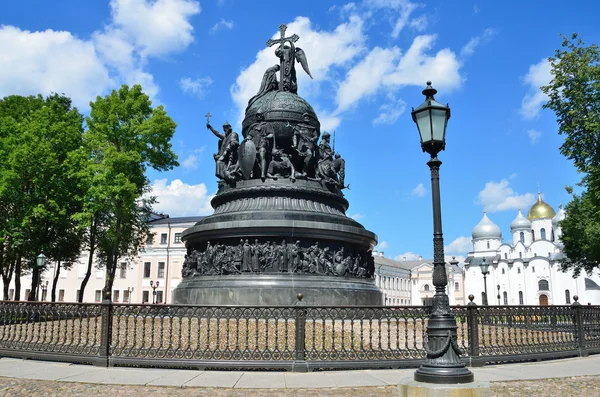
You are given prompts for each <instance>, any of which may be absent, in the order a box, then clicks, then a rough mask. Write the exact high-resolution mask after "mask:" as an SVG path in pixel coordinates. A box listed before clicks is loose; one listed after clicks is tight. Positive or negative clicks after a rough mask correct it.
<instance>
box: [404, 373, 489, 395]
mask: <svg viewBox="0 0 600 397" xmlns="http://www.w3.org/2000/svg"><path fill="white" fill-rule="evenodd" d="M397 391H398V393H397V395H398V396H399V397H491V396H492V389H491V387H490V382H481V381H478V382H471V383H459V384H453V385H442V384H435V383H424V382H417V381H416V380H414V379H413V378H412V377H410V378H406V379H403V380H402V381H400V383H398V389H397Z"/></svg>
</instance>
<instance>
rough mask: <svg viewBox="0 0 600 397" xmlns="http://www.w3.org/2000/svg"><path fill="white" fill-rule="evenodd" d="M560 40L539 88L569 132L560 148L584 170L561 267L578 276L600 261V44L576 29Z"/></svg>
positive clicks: (566, 230) (569, 213) (568, 221)
mask: <svg viewBox="0 0 600 397" xmlns="http://www.w3.org/2000/svg"><path fill="white" fill-rule="evenodd" d="M562 38H563V42H562V47H561V48H560V49H558V50H556V53H555V55H554V57H551V58H549V62H550V65H551V68H552V72H551V73H552V80H551V82H550V84H549V85H547V86H544V87H541V89H542V91H543V92H544V93H545V94H547V95H548V102H547V103H546V104H545V105H544V108H546V109H550V110H552V111H553V112H554V113H555V114H556V118H557V122H558V131H559V134H561V135H564V136H565V140H564V143H563V144H562V146H561V147H560V151H561V153H562V154H563V155H564V156H565V157H567V158H568V159H570V160H572V161H573V163H574V165H575V167H576V169H577V170H578V171H579V172H580V173H581V174H582V180H581V182H580V185H581V186H582V188H583V189H584V190H583V193H581V194H580V195H573V200H572V201H571V202H570V203H569V204H568V205H567V206H566V212H567V217H566V218H565V220H563V221H562V222H561V224H560V225H561V227H562V229H563V236H562V238H561V239H562V241H563V243H564V253H565V255H566V257H567V258H566V259H564V261H563V263H562V267H563V269H565V270H566V269H573V270H574V272H575V274H579V272H580V271H581V270H585V271H587V272H590V271H592V270H593V269H594V268H597V267H598V264H600V245H599V244H598V241H600V240H599V239H598V237H600V226H599V225H600V48H599V47H598V46H597V45H595V44H592V45H588V46H586V45H585V43H584V42H583V40H581V39H580V38H579V37H578V35H577V34H576V33H574V34H573V35H572V36H571V37H570V38H568V37H566V36H562ZM567 190H568V192H569V193H573V190H572V189H571V188H569V187H568V188H567Z"/></svg>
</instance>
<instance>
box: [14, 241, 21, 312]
mask: <svg viewBox="0 0 600 397" xmlns="http://www.w3.org/2000/svg"><path fill="white" fill-rule="evenodd" d="M15 300H16V301H18V300H21V253H20V252H17V260H16V264H15Z"/></svg>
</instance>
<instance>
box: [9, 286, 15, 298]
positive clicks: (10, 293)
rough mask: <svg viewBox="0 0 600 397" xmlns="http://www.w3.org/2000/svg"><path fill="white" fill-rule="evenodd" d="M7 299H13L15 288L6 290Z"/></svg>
mask: <svg viewBox="0 0 600 397" xmlns="http://www.w3.org/2000/svg"><path fill="white" fill-rule="evenodd" d="M8 299H9V300H13V299H15V290H14V289H12V288H11V289H9V290H8Z"/></svg>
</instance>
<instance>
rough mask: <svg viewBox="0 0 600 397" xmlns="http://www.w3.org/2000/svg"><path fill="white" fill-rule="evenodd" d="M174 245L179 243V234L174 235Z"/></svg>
mask: <svg viewBox="0 0 600 397" xmlns="http://www.w3.org/2000/svg"><path fill="white" fill-rule="evenodd" d="M173 242H174V243H175V244H177V243H180V242H181V233H175V239H174V240H173Z"/></svg>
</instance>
